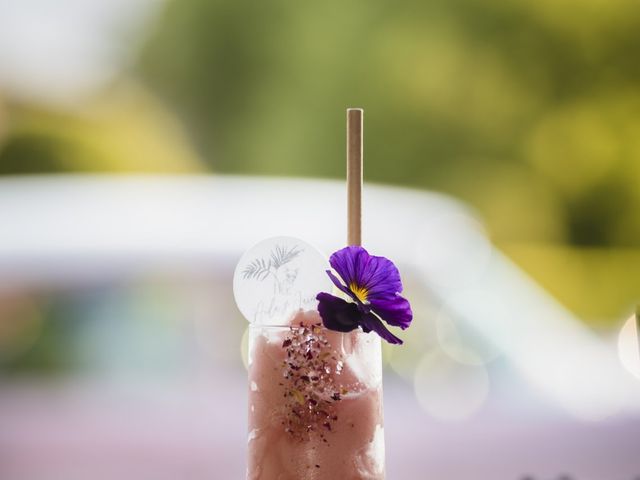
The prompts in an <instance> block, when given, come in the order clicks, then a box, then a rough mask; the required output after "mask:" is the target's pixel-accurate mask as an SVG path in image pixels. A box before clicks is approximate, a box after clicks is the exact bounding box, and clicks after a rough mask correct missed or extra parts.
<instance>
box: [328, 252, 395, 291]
mask: <svg viewBox="0 0 640 480" xmlns="http://www.w3.org/2000/svg"><path fill="white" fill-rule="evenodd" d="M329 263H331V266H332V267H333V268H334V270H335V271H336V272H338V275H340V277H341V278H342V280H343V281H344V283H345V284H346V286H347V287H350V286H351V285H352V284H355V285H356V286H358V287H361V288H364V289H365V290H366V292H367V300H372V299H375V298H382V297H389V296H391V295H395V294H396V293H400V292H402V281H401V280H400V272H399V271H398V269H397V268H396V266H395V265H394V264H393V262H392V261H391V260H389V259H388V258H385V257H378V256H375V255H369V252H367V251H366V250H365V249H364V248H362V247H358V246H349V247H345V248H343V249H341V250H338V251H337V252H335V253H334V254H333V255H331V258H330V259H329Z"/></svg>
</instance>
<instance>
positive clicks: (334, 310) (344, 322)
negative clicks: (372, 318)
mask: <svg viewBox="0 0 640 480" xmlns="http://www.w3.org/2000/svg"><path fill="white" fill-rule="evenodd" d="M316 299H317V300H318V313H320V317H322V324H323V325H324V326H325V327H326V328H328V329H329V330H335V331H338V332H350V331H351V330H355V329H356V328H358V324H359V322H358V321H359V320H360V318H361V316H362V314H361V313H360V312H359V311H358V307H357V305H356V304H355V303H350V302H347V301H345V300H343V299H342V298H338V297H335V296H333V295H330V294H328V293H324V292H321V293H319V294H318V295H317V296H316Z"/></svg>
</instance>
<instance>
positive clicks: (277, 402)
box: [247, 310, 384, 480]
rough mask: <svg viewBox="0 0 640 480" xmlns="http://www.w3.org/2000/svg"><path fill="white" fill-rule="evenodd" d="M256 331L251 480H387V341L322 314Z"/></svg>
mask: <svg viewBox="0 0 640 480" xmlns="http://www.w3.org/2000/svg"><path fill="white" fill-rule="evenodd" d="M249 332H250V339H249V438H248V452H249V453H248V468H247V479H248V480H303V479H304V480H365V479H371V480H374V479H375V480H380V479H384V433H383V432H384V431H383V416H382V371H381V368H382V367H381V365H382V362H381V358H380V338H379V337H378V336H377V335H369V334H365V333H364V332H362V331H361V330H354V331H352V332H348V333H341V332H336V331H332V330H328V329H326V328H324V327H323V326H322V321H321V318H320V316H319V314H318V313H317V312H316V311H314V310H309V311H306V312H303V311H302V310H301V311H299V312H298V313H296V314H294V315H293V317H292V318H291V319H290V321H289V322H288V325H284V326H260V325H251V326H250V330H249Z"/></svg>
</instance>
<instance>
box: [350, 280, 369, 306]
mask: <svg viewBox="0 0 640 480" xmlns="http://www.w3.org/2000/svg"><path fill="white" fill-rule="evenodd" d="M349 290H351V291H352V292H353V294H354V295H355V296H356V297H357V298H358V300H360V301H361V302H362V303H364V302H366V301H367V295H368V294H369V291H368V290H367V289H366V288H364V287H361V286H359V285H356V284H355V283H352V284H351V285H349Z"/></svg>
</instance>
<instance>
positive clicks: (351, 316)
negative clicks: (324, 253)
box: [316, 246, 413, 344]
mask: <svg viewBox="0 0 640 480" xmlns="http://www.w3.org/2000/svg"><path fill="white" fill-rule="evenodd" d="M329 263H330V264H331V267H333V270H334V271H335V272H336V273H337V276H336V275H335V274H334V273H333V272H332V271H331V270H327V275H329V278H330V279H331V281H332V282H333V283H334V285H335V286H336V287H337V288H338V289H339V290H340V291H342V292H343V293H345V294H346V295H347V296H348V297H349V298H350V299H351V300H352V301H351V302H348V301H346V300H344V299H342V298H340V297H336V296H334V295H331V294H329V293H325V292H321V293H319V294H318V295H317V296H316V298H317V300H318V312H319V313H320V316H321V317H322V323H323V324H324V326H325V327H326V328H328V329H330V330H336V331H339V332H350V331H351V330H355V329H356V328H358V327H360V328H362V330H364V331H365V332H370V331H372V330H373V331H375V332H376V333H377V334H378V335H380V336H381V337H382V338H384V339H385V340H386V341H387V342H389V343H395V344H401V343H402V340H400V339H399V338H398V337H396V336H395V335H393V334H392V333H391V332H390V331H389V330H387V328H386V327H385V326H384V324H383V323H382V321H383V320H384V321H385V322H386V323H387V324H388V325H391V326H394V327H400V328H401V329H403V330H404V329H405V328H407V327H408V326H409V325H410V324H411V320H412V319H413V313H412V311H411V305H409V301H408V300H407V299H406V298H404V297H403V296H401V295H400V293H401V292H402V281H401V280H400V272H399V271H398V269H397V268H396V266H395V265H394V264H393V262H392V261H391V260H389V259H388V258H385V257H378V256H375V255H370V254H369V252H367V251H366V250H365V249H364V248H362V247H359V246H349V247H345V248H343V249H342V250H338V251H337V252H335V253H334V254H333V255H331V258H330V259H329Z"/></svg>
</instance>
